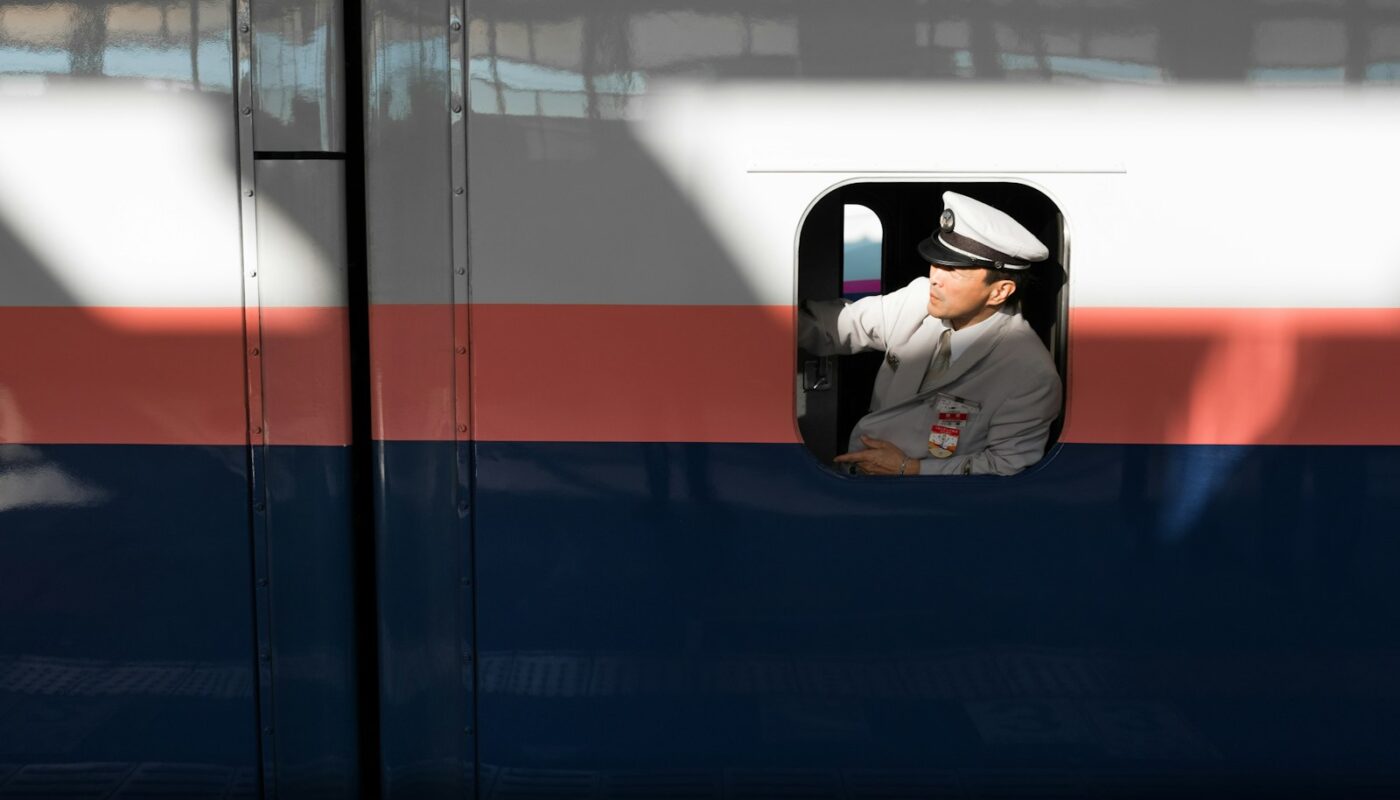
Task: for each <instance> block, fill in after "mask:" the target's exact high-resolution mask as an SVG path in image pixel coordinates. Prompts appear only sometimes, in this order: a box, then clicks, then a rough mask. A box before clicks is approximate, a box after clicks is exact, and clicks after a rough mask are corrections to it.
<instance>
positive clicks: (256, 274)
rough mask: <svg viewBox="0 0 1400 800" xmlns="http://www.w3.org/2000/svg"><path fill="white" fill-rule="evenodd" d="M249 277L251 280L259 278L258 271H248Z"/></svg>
mask: <svg viewBox="0 0 1400 800" xmlns="http://www.w3.org/2000/svg"><path fill="white" fill-rule="evenodd" d="M248 277H250V278H256V277H258V271H257V270H255V269H250V270H248Z"/></svg>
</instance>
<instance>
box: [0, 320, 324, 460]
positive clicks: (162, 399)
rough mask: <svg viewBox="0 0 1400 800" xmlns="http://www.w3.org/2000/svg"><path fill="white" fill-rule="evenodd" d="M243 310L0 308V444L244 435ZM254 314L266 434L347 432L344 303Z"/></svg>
mask: <svg viewBox="0 0 1400 800" xmlns="http://www.w3.org/2000/svg"><path fill="white" fill-rule="evenodd" d="M242 315H243V309H241V308H88V307H44V308H34V307H0V341H4V342H6V343H7V344H6V345H5V348H4V355H3V358H0V443H8V444H15V443H26V444H41V443H43V444H197V445H238V444H245V443H246V442H247V431H246V428H247V418H246V409H245V405H244V395H245V392H246V389H245V385H244V362H243V358H244V340H243V323H242ZM262 320H263V346H262V354H261V357H262V358H263V361H264V364H263V369H264V389H265V394H264V397H265V406H266V408H267V434H268V437H267V438H268V441H269V443H272V444H316V445H335V444H345V443H347V442H348V441H349V413H348V398H347V388H346V387H347V386H348V380H347V375H348V362H349V355H348V350H347V348H346V341H347V339H346V325H347V320H346V312H345V309H343V308H269V309H264V310H263V312H262Z"/></svg>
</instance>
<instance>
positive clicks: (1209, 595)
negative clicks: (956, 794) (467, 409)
mask: <svg viewBox="0 0 1400 800" xmlns="http://www.w3.org/2000/svg"><path fill="white" fill-rule="evenodd" d="M400 447H404V446H401V445H385V448H384V449H385V463H393V462H397V461H400V457H396V456H394V452H395V450H396V448H400ZM415 448H416V446H415ZM404 453H405V455H404V456H403V457H402V458H407V457H408V454H410V453H412V454H415V457H418V458H422V457H423V454H425V451H424V450H423V449H422V448H417V449H409V448H407V447H404ZM445 458H446V456H439V459H440V460H441V459H445ZM444 463H445V462H444ZM477 463H478V476H477V481H478V497H477V503H476V525H477V531H476V538H477V564H478V568H477V581H478V594H477V600H478V611H477V614H478V619H477V621H478V624H479V628H478V631H477V635H478V643H479V647H480V658H481V672H480V686H479V689H480V691H481V696H480V705H479V711H478V713H479V719H480V727H481V742H480V747H481V760H482V764H483V768H482V769H483V771H482V782H483V787H484V788H485V789H487V790H488V793H491V794H496V795H502V796H504V795H508V794H511V793H513V792H517V791H526V790H536V791H544V792H545V793H548V792H550V791H556V790H557V791H563V789H561V788H560V787H565V788H569V787H572V788H574V789H579V788H580V787H582V788H583V789H587V790H590V791H591V790H597V791H599V792H601V793H602V794H603V795H614V794H616V795H624V794H627V793H628V792H632V793H634V794H635V793H636V792H642V793H643V794H646V793H650V794H658V793H663V792H665V791H670V790H667V789H665V787H666V786H671V787H672V789H673V790H674V791H675V792H681V791H682V790H684V791H685V792H691V793H703V792H710V791H711V790H717V787H719V788H724V790H725V791H728V792H732V793H736V794H751V795H754V796H764V795H772V794H778V793H781V792H792V791H798V790H802V791H807V790H810V791H812V792H814V793H820V792H823V791H834V790H835V789H834V787H837V786H842V787H846V788H845V789H843V790H842V791H847V792H849V793H851V794H855V795H859V794H860V793H859V792H857V791H856V790H855V789H852V788H851V787H855V786H862V787H866V789H868V790H869V792H870V793H871V794H873V795H878V794H880V793H881V792H885V793H886V794H888V792H890V791H895V789H896V788H898V787H900V786H903V787H905V789H904V790H905V791H909V792H912V793H913V794H915V795H916V796H917V795H927V794H930V793H932V792H934V791H935V790H938V787H944V788H945V789H946V788H947V787H949V786H951V787H955V788H958V787H960V788H958V790H959V791H961V790H962V789H969V790H976V791H978V792H982V791H990V792H1001V791H1004V792H1005V793H1007V794H1017V793H1019V792H1021V791H1022V790H1024V791H1032V790H1036V791H1039V790H1045V791H1049V790H1050V789H1055V790H1056V791H1058V790H1061V789H1063V790H1065V791H1069V792H1077V791H1088V790H1091V789H1093V790H1099V789H1104V790H1109V791H1116V792H1118V793H1119V794H1122V795H1124V796H1127V795H1128V794H1130V793H1134V792H1138V793H1140V792H1144V791H1146V790H1148V789H1150V788H1153V787H1156V788H1158V789H1167V790H1172V791H1181V790H1186V789H1190V790H1193V791H1194V790H1201V791H1204V790H1206V789H1218V790H1220V791H1225V792H1234V791H1241V790H1243V789H1245V788H1258V789H1264V790H1269V789H1271V788H1272V789H1286V790H1288V791H1290V792H1297V791H1304V790H1308V789H1315V790H1318V791H1329V790H1336V789H1338V788H1339V787H1345V788H1346V789H1347V791H1349V792H1351V793H1353V794H1364V793H1366V792H1368V791H1371V790H1375V791H1376V792H1378V793H1381V794H1385V793H1389V794H1391V795H1393V794H1394V793H1395V792H1396V790H1397V788H1400V764H1398V763H1397V762H1396V760H1395V758H1394V753H1396V752H1400V624H1397V623H1400V582H1397V581H1395V580H1394V576H1395V575H1397V574H1400V537H1396V536H1395V532H1396V531H1397V530H1400V448H1359V447H1349V448H1326V447H1168V446H1161V447H1158V446H1088V445H1071V446H1064V447H1062V448H1060V449H1059V450H1058V451H1057V452H1056V453H1055V454H1054V456H1053V457H1052V458H1051V459H1050V460H1048V461H1047V462H1046V463H1043V464H1042V465H1041V466H1039V467H1038V468H1037V469H1036V470H1034V471H1033V472H1031V473H1028V474H1025V475H1022V476H1018V477H1016V478H1012V479H1001V478H976V477H974V478H945V479H909V480H895V479H857V478H849V477H843V476H839V475H836V474H835V473H832V472H829V471H827V470H826V469H824V468H822V467H821V466H820V465H818V464H817V463H816V462H815V461H813V460H812V459H811V458H810V457H809V456H808V455H807V453H806V452H805V451H804V450H803V449H802V448H801V447H800V446H787V445H698V444H547V443H546V444H525V443H480V444H479V445H478V451H477ZM393 474H394V475H395V476H396V479H397V476H398V473H397V472H394V473H393ZM427 477H428V476H427V475H426V474H424V473H421V472H419V473H416V474H415V475H414V476H413V477H410V478H409V480H410V481H416V482H417V483H416V484H415V485H418V486H426V485H428V483H427V481H426V480H425V478H427ZM440 480H441V484H440V488H439V489H437V491H439V492H446V490H447V484H446V478H445V476H444V477H443V478H441V479H440ZM418 496H419V497H420V498H421V500H422V501H423V502H425V503H427V502H438V503H439V504H441V498H437V499H434V498H431V497H430V496H429V494H428V492H426V491H421V492H420V493H419V495H418ZM387 519H388V520H394V519H395V518H394V516H393V512H392V510H391V511H390V513H389V516H387ZM415 521H418V522H415ZM426 522H427V521H426V518H425V517H424V516H423V513H422V512H417V513H416V516H414V517H412V519H407V518H405V519H400V520H398V521H397V523H396V524H397V525H398V527H399V532H398V533H397V534H396V535H399V536H407V535H410V534H409V533H408V532H407V531H406V530H404V528H405V527H406V526H408V527H411V526H412V525H414V524H420V525H423V526H424V527H426ZM425 546H426V544H425ZM442 546H444V547H446V546H447V545H446V543H445V542H444V543H443V545H442ZM415 552H416V551H415ZM431 566H432V559H431V557H430V556H429V554H427V553H421V554H419V555H418V556H417V561H416V567H417V568H419V569H421V570H424V573H423V574H428V572H429V570H430V568H431ZM405 568H411V567H410V565H401V566H400V567H399V569H400V570H403V569H405ZM399 580H400V582H401V585H402V584H403V583H404V581H403V578H402V576H401V577H400V578H399ZM435 580H438V581H440V580H442V578H441V577H439V578H436V579H435ZM403 599H404V600H409V599H414V600H416V601H417V602H418V603H419V606H418V613H420V614H422V613H427V612H430V611H432V610H433V607H432V606H430V605H423V602H424V601H425V600H426V599H427V598H426V596H425V595H424V594H423V592H422V591H418V592H416V593H414V594H412V595H411V596H410V595H404V597H403ZM399 613H401V614H404V615H406V616H407V615H411V612H410V611H409V610H408V608H407V607H405V608H403V609H400V610H399ZM1018 781H1022V782H1024V785H1022V784H1021V783H1018ZM575 784H577V785H575ZM549 787H554V788H553V789H550V788H549ZM590 787H591V788H590ZM804 787H805V788H804ZM911 787H912V788H911ZM1017 787H1020V788H1017ZM1037 787H1039V788H1038V789H1037ZM1057 787H1058V788H1057ZM861 791H865V789H862V790H861ZM697 796H698V795H697Z"/></svg>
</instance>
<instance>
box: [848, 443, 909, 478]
mask: <svg viewBox="0 0 1400 800" xmlns="http://www.w3.org/2000/svg"><path fill="white" fill-rule="evenodd" d="M860 443H861V444H863V445H865V446H866V447H867V448H868V449H866V450H860V451H857V452H855V453H846V454H845V455H839V456H837V457H836V463H837V464H854V465H855V467H856V472H859V473H860V474H862V475H898V474H899V467H900V465H901V464H903V465H904V474H905V475H915V474H918V471H919V462H918V460H917V459H913V458H908V457H906V456H905V455H904V453H903V451H901V450H900V449H899V448H898V447H895V446H894V445H892V444H890V443H889V442H887V441H885V440H884V439H876V438H873V437H870V436H862V437H860Z"/></svg>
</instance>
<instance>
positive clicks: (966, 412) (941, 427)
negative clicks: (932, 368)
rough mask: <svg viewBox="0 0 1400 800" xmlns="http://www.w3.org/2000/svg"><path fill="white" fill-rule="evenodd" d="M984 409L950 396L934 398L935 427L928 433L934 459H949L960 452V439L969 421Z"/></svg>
mask: <svg viewBox="0 0 1400 800" xmlns="http://www.w3.org/2000/svg"><path fill="white" fill-rule="evenodd" d="M981 409H982V407H981V406H980V405H978V404H977V403H974V402H972V401H971V400H964V399H962V398H961V397H954V396H952V395H949V394H942V393H939V394H936V395H934V397H933V425H932V426H931V427H930V428H929V431H928V452H929V454H930V455H932V456H933V457H934V458H949V457H951V456H953V455H954V454H955V453H957V452H958V439H959V438H960V437H961V436H962V432H963V428H965V427H967V420H968V419H969V418H970V417H971V416H972V415H973V414H975V413H977V412H978V411H980V410H981Z"/></svg>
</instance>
